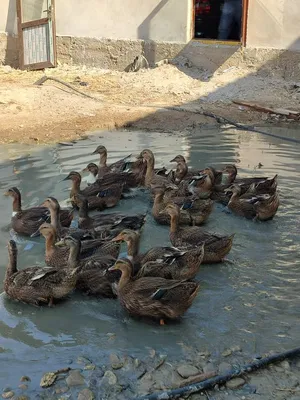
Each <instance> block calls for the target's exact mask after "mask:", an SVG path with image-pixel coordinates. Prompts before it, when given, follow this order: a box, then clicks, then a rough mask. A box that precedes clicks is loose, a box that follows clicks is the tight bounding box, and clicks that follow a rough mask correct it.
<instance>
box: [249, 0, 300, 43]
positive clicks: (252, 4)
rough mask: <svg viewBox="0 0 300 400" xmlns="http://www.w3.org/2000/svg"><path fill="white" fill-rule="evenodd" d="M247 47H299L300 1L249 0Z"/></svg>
mask: <svg viewBox="0 0 300 400" xmlns="http://www.w3.org/2000/svg"><path fill="white" fill-rule="evenodd" d="M247 47H250V48H251V47H258V48H273V49H289V50H300V1H299V0H276V1H274V0H250V1H249V10H248V31H247Z"/></svg>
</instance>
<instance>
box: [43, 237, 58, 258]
mask: <svg viewBox="0 0 300 400" xmlns="http://www.w3.org/2000/svg"><path fill="white" fill-rule="evenodd" d="M45 240H46V246H45V248H46V251H45V253H46V258H48V257H50V256H51V254H52V253H53V252H54V250H55V246H54V244H55V242H56V235H55V234H54V233H49V234H48V235H47V236H46V237H45Z"/></svg>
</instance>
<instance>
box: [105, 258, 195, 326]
mask: <svg viewBox="0 0 300 400" xmlns="http://www.w3.org/2000/svg"><path fill="white" fill-rule="evenodd" d="M109 271H121V273H122V275H121V278H120V280H119V283H118V286H117V293H118V299H119V301H120V303H121V305H122V306H123V307H124V308H125V309H126V311H127V312H128V313H129V314H130V315H132V316H135V317H147V318H153V319H155V320H159V323H160V325H164V324H165V320H166V319H171V320H172V319H173V320H174V319H178V318H179V317H181V316H182V315H183V314H184V313H185V312H186V311H187V310H188V309H189V307H191V305H192V303H193V301H194V300H195V298H196V296H197V294H198V292H199V290H200V284H199V283H198V282H193V281H184V280H183V281H182V280H172V279H164V278H160V277H143V278H140V279H136V280H134V279H133V278H132V263H131V261H130V260H128V259H119V260H117V262H116V263H115V264H114V265H113V266H112V267H110V268H109Z"/></svg>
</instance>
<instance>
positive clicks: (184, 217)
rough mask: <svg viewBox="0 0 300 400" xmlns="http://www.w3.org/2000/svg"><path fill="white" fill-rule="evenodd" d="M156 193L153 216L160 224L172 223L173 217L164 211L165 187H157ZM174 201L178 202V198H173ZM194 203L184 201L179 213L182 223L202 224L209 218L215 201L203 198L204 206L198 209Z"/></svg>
mask: <svg viewBox="0 0 300 400" xmlns="http://www.w3.org/2000/svg"><path fill="white" fill-rule="evenodd" d="M154 193H155V197H154V203H153V207H152V216H153V218H154V219H155V221H156V222H158V223H159V224H162V225H170V222H171V218H170V216H169V214H168V213H164V211H163V210H164V209H165V206H166V204H165V202H164V194H165V188H163V187H157V188H156V189H155V190H154ZM188 200H189V199H188ZM195 201H196V200H195ZM172 202H176V198H173V199H172ZM204 202H206V204H204ZM193 205H194V202H193V201H191V202H189V204H187V201H183V204H182V206H181V207H182V208H181V209H180V214H179V224H180V225H202V224H203V223H204V222H205V221H206V220H207V218H208V217H209V215H210V213H211V212H212V209H213V202H212V201H211V200H206V201H205V200H202V207H201V208H200V207H199V208H198V209H197V208H196V207H193Z"/></svg>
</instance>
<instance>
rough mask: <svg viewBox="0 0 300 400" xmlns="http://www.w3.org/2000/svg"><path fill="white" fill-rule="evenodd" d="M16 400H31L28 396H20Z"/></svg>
mask: <svg viewBox="0 0 300 400" xmlns="http://www.w3.org/2000/svg"><path fill="white" fill-rule="evenodd" d="M16 400H30V399H29V397H28V396H18V397H16Z"/></svg>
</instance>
